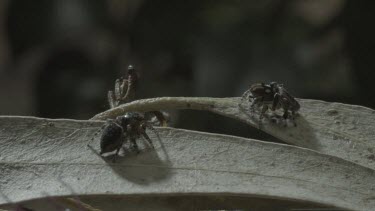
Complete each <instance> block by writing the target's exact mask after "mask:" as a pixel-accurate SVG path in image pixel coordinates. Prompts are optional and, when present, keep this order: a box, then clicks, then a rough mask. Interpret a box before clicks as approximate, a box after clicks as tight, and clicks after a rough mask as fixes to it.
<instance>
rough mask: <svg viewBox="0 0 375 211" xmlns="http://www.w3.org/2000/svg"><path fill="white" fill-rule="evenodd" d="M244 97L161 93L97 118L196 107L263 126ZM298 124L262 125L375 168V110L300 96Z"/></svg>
mask: <svg viewBox="0 0 375 211" xmlns="http://www.w3.org/2000/svg"><path fill="white" fill-rule="evenodd" d="M240 99H241V98H238V97H233V98H206V97H200V98H199V97H161V98H152V99H143V100H138V101H134V102H131V103H128V104H123V105H120V106H119V107H117V108H114V109H111V110H108V111H105V112H103V113H100V114H98V115H96V116H95V117H93V119H107V118H113V117H115V116H118V115H121V114H124V113H125V112H127V111H150V110H156V109H158V110H167V109H194V110H205V111H210V112H214V113H217V114H220V115H223V116H226V117H230V118H234V119H237V120H240V121H242V122H245V123H247V124H249V125H251V126H253V127H257V128H259V113H251V112H250V111H249V105H248V104H246V103H244V104H242V106H239V104H240ZM298 101H299V102H300V104H301V110H300V111H299V114H300V115H299V116H298V117H297V118H296V123H297V126H296V127H294V126H293V125H292V124H289V125H288V126H286V127H285V126H284V124H277V123H273V122H272V121H270V119H267V118H265V120H264V121H263V123H262V124H261V127H260V129H261V130H263V131H264V132H266V133H268V134H271V135H272V136H274V137H277V138H279V139H280V140H282V141H284V142H286V143H288V144H293V145H296V146H300V147H304V148H309V149H312V150H315V151H318V152H321V153H325V154H328V155H333V156H337V157H340V158H344V159H346V160H349V161H352V162H355V163H358V164H361V165H363V166H365V167H369V168H372V169H375V111H374V110H372V109H370V108H366V107H362V106H356V105H347V104H342V103H329V102H324V101H319V100H308V99H298Z"/></svg>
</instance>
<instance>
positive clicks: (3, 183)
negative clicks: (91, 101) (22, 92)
mask: <svg viewBox="0 0 375 211" xmlns="http://www.w3.org/2000/svg"><path fill="white" fill-rule="evenodd" d="M102 124H103V122H101V121H77V120H49V119H41V118H33V117H1V118H0V128H1V131H0V140H1V143H0V144H1V148H0V164H1V165H0V204H6V203H11V202H19V201H24V200H30V199H36V198H41V197H47V196H54V197H57V196H82V195H107V196H112V195H124V196H132V195H150V194H151V195H152V194H160V195H176V196H177V195H186V194H189V195H215V194H219V195H242V196H255V197H264V198H279V199H287V200H297V201H308V202H313V203H319V204H323V205H327V206H334V207H337V208H345V209H352V210H371V209H372V208H373V207H375V183H374V181H375V171H374V170H372V169H370V168H366V167H363V166H361V165H357V164H355V163H353V162H349V161H346V160H344V159H340V158H337V157H334V156H330V155H326V154H321V153H318V152H316V151H312V150H308V149H303V148H299V147H295V146H289V145H283V144H275V143H267V142H262V141H256V140H252V139H244V138H239V137H233V136H226V135H218V134H209V133H202V132H194V131H187V130H181V129H172V128H157V132H158V134H159V138H158V137H157V135H156V134H153V133H152V132H148V134H149V135H150V137H151V139H152V140H153V142H154V145H155V150H154V149H152V148H150V147H149V146H148V145H147V142H145V141H143V140H139V141H138V142H139V144H140V148H141V153H140V154H138V155H137V154H134V153H133V152H130V151H129V150H124V152H122V153H121V155H120V157H118V159H117V162H116V163H111V160H112V159H111V156H109V157H107V158H103V157H101V156H100V155H99V154H98V151H99V143H98V141H99V140H98V137H96V138H95V139H94V140H93V141H90V138H91V137H92V136H93V134H94V133H95V132H96V131H97V130H98V129H99V128H100V127H101V125H102ZM88 143H89V144H90V146H87V144H88Z"/></svg>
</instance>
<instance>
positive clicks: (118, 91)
mask: <svg viewBox="0 0 375 211" xmlns="http://www.w3.org/2000/svg"><path fill="white" fill-rule="evenodd" d="M120 80H122V79H116V81H115V99H116V101H118V100H119V99H120V98H121V89H120V85H121V84H120V83H121V82H120Z"/></svg>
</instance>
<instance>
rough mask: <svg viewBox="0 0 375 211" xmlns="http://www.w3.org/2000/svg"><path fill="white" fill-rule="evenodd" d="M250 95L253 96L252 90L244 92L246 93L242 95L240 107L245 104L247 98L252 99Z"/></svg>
mask: <svg viewBox="0 0 375 211" xmlns="http://www.w3.org/2000/svg"><path fill="white" fill-rule="evenodd" d="M250 94H251V92H250V89H248V90H247V91H246V92H244V93H243V94H242V97H241V101H240V103H239V104H238V105H239V106H240V105H242V103H243V102H244V101H245V100H246V99H247V98H249V97H250Z"/></svg>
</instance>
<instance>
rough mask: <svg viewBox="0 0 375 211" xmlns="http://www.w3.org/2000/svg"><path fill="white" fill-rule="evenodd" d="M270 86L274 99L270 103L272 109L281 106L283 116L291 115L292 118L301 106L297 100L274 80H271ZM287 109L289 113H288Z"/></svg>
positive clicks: (285, 117) (286, 117)
mask: <svg viewBox="0 0 375 211" xmlns="http://www.w3.org/2000/svg"><path fill="white" fill-rule="evenodd" d="M271 86H272V87H273V89H274V90H275V95H274V100H273V103H272V108H271V109H272V110H273V111H274V110H276V109H280V108H282V109H283V110H284V114H283V117H284V119H288V117H291V118H292V119H293V120H294V117H295V114H296V112H297V111H298V110H299V109H300V108H301V105H300V104H299V103H298V101H297V100H296V99H295V98H294V97H293V96H292V95H291V94H289V92H288V91H287V90H286V89H285V88H284V87H283V86H282V85H281V84H277V83H276V82H272V83H271ZM289 111H290V112H291V114H289Z"/></svg>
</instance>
